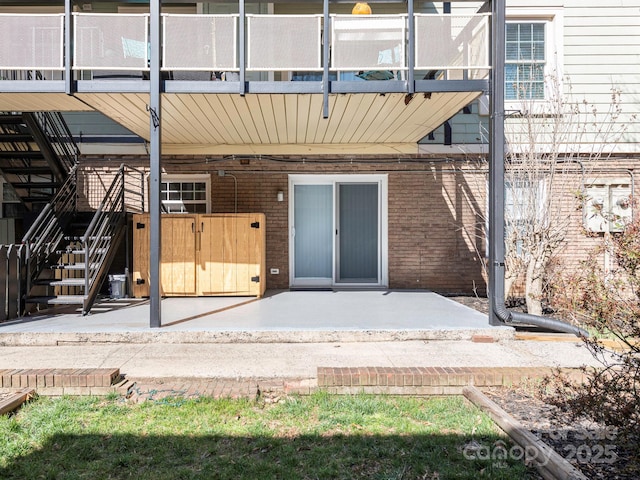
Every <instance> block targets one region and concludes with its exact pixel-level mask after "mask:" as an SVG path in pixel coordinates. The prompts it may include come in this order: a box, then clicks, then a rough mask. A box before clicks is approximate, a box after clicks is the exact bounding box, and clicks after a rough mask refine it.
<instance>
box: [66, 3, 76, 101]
mask: <svg viewBox="0 0 640 480" xmlns="http://www.w3.org/2000/svg"><path fill="white" fill-rule="evenodd" d="M72 12H73V2H72V1H71V0H64V91H65V93H66V94H67V95H73V94H74V93H75V91H76V85H75V80H74V78H73V70H72V67H73V61H74V59H73V17H72V15H71V14H72Z"/></svg>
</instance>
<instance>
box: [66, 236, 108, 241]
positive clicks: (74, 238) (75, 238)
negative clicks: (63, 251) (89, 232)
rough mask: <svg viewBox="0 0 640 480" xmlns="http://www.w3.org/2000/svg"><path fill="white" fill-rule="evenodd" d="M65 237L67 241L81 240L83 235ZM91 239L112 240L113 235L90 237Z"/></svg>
mask: <svg viewBox="0 0 640 480" xmlns="http://www.w3.org/2000/svg"><path fill="white" fill-rule="evenodd" d="M64 239H65V240H66V241H67V242H79V241H80V240H82V236H79V237H78V236H66V237H64ZM89 239H90V240H111V235H103V236H102V237H89Z"/></svg>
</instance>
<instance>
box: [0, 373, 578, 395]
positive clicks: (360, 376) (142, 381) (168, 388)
mask: <svg viewBox="0 0 640 480" xmlns="http://www.w3.org/2000/svg"><path fill="white" fill-rule="evenodd" d="M562 370H563V371H564V372H567V373H570V374H571V375H573V376H577V377H578V378H580V377H581V376H582V373H581V372H580V370H579V369H562ZM553 371H554V369H553V368H549V367H493V368H490V367H318V369H317V377H316V378H197V377H187V378H126V377H123V376H121V375H120V370H119V369H117V368H93V369H69V368H67V369H40V370H37V369H30V370H20V369H14V370H0V389H2V390H16V389H24V388H34V389H36V391H37V393H38V394H40V395H45V396H61V395H106V394H108V393H110V392H118V393H120V394H122V395H123V396H125V397H126V398H128V399H131V400H134V401H144V400H149V399H156V400H157V399H160V398H166V397H184V398H194V397H200V396H203V397H214V398H227V397H229V398H256V397H262V398H279V397H280V396H282V395H288V394H299V395H309V394H311V393H313V392H315V391H318V390H323V391H327V392H329V393H333V394H355V393H361V392H364V393H373V394H382V395H461V394H462V389H463V388H464V387H465V386H468V385H474V386H476V387H481V388H482V387H500V386H510V385H519V384H522V383H523V382H527V381H532V380H535V379H541V378H543V377H545V376H546V375H549V374H551V373H552V372H553Z"/></svg>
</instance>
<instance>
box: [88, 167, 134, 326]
mask: <svg viewBox="0 0 640 480" xmlns="http://www.w3.org/2000/svg"><path fill="white" fill-rule="evenodd" d="M129 172H133V173H135V174H136V178H139V182H140V183H139V184H138V188H128V186H129V185H130V184H131V180H130V179H129V175H128V173H129ZM144 178H145V173H144V172H143V171H142V170H139V169H137V168H134V167H129V166H127V165H125V164H122V165H120V168H119V169H118V171H117V173H116V176H115V178H114V179H113V181H112V182H111V185H110V186H109V188H108V189H107V193H106V194H105V196H104V198H103V200H102V202H101V203H100V205H99V206H98V208H97V209H96V212H95V214H94V215H93V218H92V219H91V222H90V223H89V226H88V227H87V230H86V231H85V233H84V235H83V236H82V237H80V241H81V242H82V248H83V250H84V258H85V264H84V268H85V273H84V282H85V286H84V292H85V293H84V297H85V299H84V304H83V314H87V313H88V312H89V310H90V309H91V306H92V305H93V302H94V301H95V298H96V296H97V294H98V289H99V288H100V286H101V285H102V282H103V281H104V278H105V276H106V274H107V271H108V269H109V267H110V263H111V260H112V259H113V256H114V253H115V252H114V249H115V248H116V247H117V243H118V242H115V241H113V239H114V238H117V239H119V238H120V236H121V235H122V230H123V227H124V225H125V223H126V216H127V212H128V211H139V212H142V211H144ZM127 194H130V195H135V196H136V197H138V199H139V200H140V207H139V208H138V207H137V206H135V205H127V201H126V195H127Z"/></svg>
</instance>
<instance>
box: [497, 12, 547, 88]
mask: <svg viewBox="0 0 640 480" xmlns="http://www.w3.org/2000/svg"><path fill="white" fill-rule="evenodd" d="M545 27H546V25H545V22H514V23H507V25H506V45H505V46H506V59H505V100H544V98H545V93H544V85H545V67H546V53H545V50H546V44H545V42H546V38H545V37H546V34H545Z"/></svg>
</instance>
